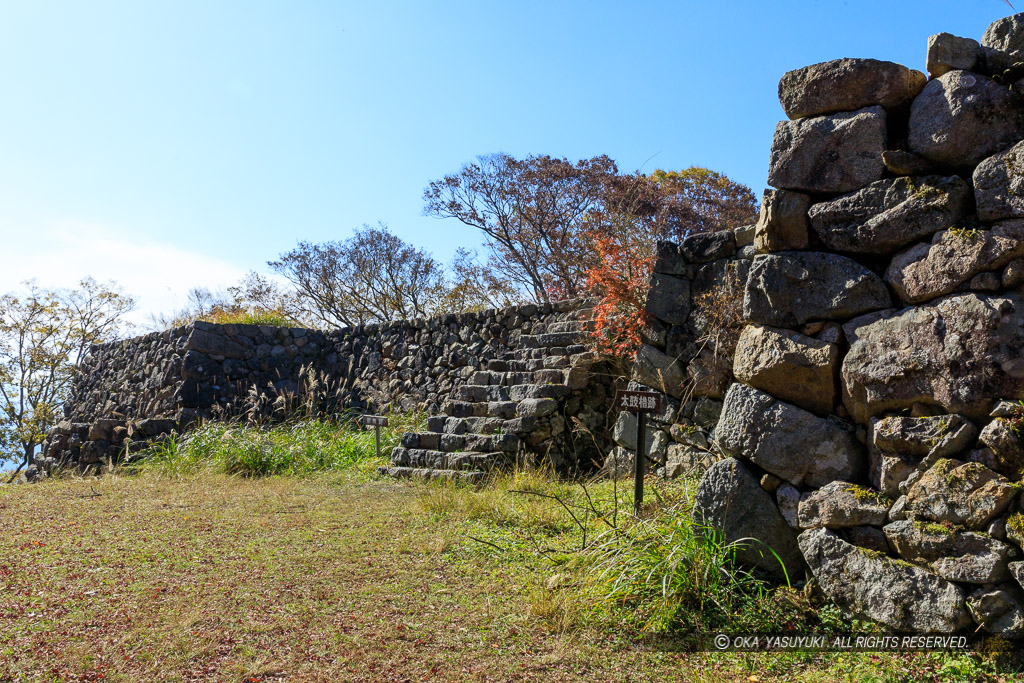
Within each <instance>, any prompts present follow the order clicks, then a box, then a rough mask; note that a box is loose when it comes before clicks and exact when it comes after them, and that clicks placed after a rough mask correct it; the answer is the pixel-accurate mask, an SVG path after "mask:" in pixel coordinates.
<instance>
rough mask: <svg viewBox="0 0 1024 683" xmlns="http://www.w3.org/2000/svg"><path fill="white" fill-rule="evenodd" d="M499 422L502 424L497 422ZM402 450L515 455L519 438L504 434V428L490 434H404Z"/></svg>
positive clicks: (514, 435)
mask: <svg viewBox="0 0 1024 683" xmlns="http://www.w3.org/2000/svg"><path fill="white" fill-rule="evenodd" d="M499 422H504V421H503V420H499ZM401 442H402V448H410V449H417V448H418V449H425V450H432V451H441V452H443V453H458V452H462V451H472V452H485V453H488V452H495V453H496V452H501V453H515V452H516V451H518V450H519V437H518V436H517V435H516V434H508V433H505V432H504V427H500V428H498V429H497V430H496V431H495V432H492V433H490V434H479V433H472V432H465V433H462V434H449V433H444V432H440V433H439V432H406V433H405V434H403V435H402V440H401Z"/></svg>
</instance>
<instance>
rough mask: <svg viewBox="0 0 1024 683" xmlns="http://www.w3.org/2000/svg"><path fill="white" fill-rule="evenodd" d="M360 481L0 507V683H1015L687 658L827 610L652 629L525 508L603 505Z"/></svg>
mask: <svg viewBox="0 0 1024 683" xmlns="http://www.w3.org/2000/svg"><path fill="white" fill-rule="evenodd" d="M374 464H375V463H374V462H373V461H372V460H366V459H364V460H362V461H360V462H357V463H350V465H349V466H347V467H345V468H342V469H340V470H336V471H331V472H326V473H319V474H307V475H305V476H273V477H262V478H257V477H241V476H232V475H227V474H223V473H220V472H218V471H211V470H204V469H198V470H197V469H195V468H193V469H191V470H189V471H186V472H180V471H174V472H172V473H168V469H167V468H166V467H161V468H152V469H149V470H146V471H143V472H142V473H140V474H133V475H130V476H129V475H124V474H118V473H115V474H112V475H108V476H105V477H103V478H95V479H93V478H90V479H75V478H68V479H63V480H55V481H49V482H44V483H42V484H39V485H32V486H9V487H0V516H2V518H3V520H4V525H3V527H2V529H3V531H2V533H0V681H22V680H42V681H61V680H87V681H91V680H115V681H207V680H210V681H214V680H216V681H278V680H282V681H283V680H288V681H291V680H323V681H336V680H356V681H360V680H362V681H406V680H409V681H418V680H434V679H436V680H479V681H485V680H545V681H550V680H630V681H644V680H695V681H719V680H729V681H732V680H736V681H772V680H820V681H832V680H843V681H864V680H878V681H961V680H962V681H969V680H1016V678H1015V674H1014V673H1013V672H1015V671H1017V669H1016V668H1014V666H1015V665H1013V664H1012V663H1009V662H1005V661H1000V662H996V661H985V660H982V659H979V658H977V657H974V656H970V655H955V656H951V655H937V654H868V653H865V654H785V655H764V654H757V653H748V654H715V653H701V652H693V651H690V650H692V648H690V647H689V646H688V642H689V641H688V640H687V637H686V633H685V631H686V630H692V629H693V628H715V627H717V626H719V625H721V624H722V623H728V620H729V619H734V620H737V621H735V623H742V624H744V625H747V626H750V625H754V626H756V625H758V624H759V623H761V622H760V621H759V620H770V619H771V618H775V619H795V620H797V622H798V623H808V624H809V623H811V621H809V620H813V619H814V618H817V619H818V621H817V622H816V623H815V625H816V626H819V627H821V626H822V625H823V624H824V623H825V621H824V618H823V617H822V614H827V613H828V610H827V608H822V607H821V606H820V605H815V604H812V603H811V602H809V599H807V598H804V597H802V596H801V595H800V594H798V593H794V592H782V591H776V592H773V593H771V594H767V593H766V594H760V593H758V592H756V591H755V592H754V593H752V594H751V593H749V592H747V593H743V594H740V595H738V596H736V597H735V599H731V600H722V599H720V600H718V602H717V603H716V604H715V605H712V604H711V603H710V602H708V603H704V604H690V603H692V602H693V599H694V596H696V595H698V593H695V592H694V591H700V590H705V589H704V588H701V586H699V585H697V586H690V585H689V584H686V585H682V586H681V587H680V588H679V595H680V596H682V597H681V598H680V602H679V604H676V605H675V606H674V607H673V608H672V609H671V610H670V611H669V612H670V613H669V612H665V609H664V605H660V606H659V600H658V596H659V595H660V592H659V591H658V590H651V591H647V590H646V589H645V588H644V586H643V582H642V581H640V582H639V583H638V581H637V579H636V575H635V574H634V575H631V576H632V578H630V575H627V574H622V575H617V574H615V573H614V572H612V573H611V574H609V573H607V572H605V575H607V576H610V577H612V578H617V579H619V581H618V582H614V581H611V580H605V579H600V580H598V579H596V578H595V577H597V576H599V575H601V572H600V570H601V567H600V566H599V565H595V564H594V562H593V559H592V558H590V559H588V560H584V559H581V557H580V552H579V550H578V548H579V547H582V537H581V536H582V535H581V532H582V529H583V528H586V529H587V530H588V533H589V534H590V536H589V538H590V541H589V545H591V546H593V545H594V543H595V541H600V539H601V537H600V536H597V535H598V534H600V533H602V532H601V528H602V527H605V528H607V527H608V526H609V524H608V520H602V519H597V518H594V517H592V516H590V515H589V513H586V512H579V510H578V509H576V508H572V509H574V510H575V512H574V514H576V515H577V516H578V517H579V522H580V523H579V524H577V522H575V521H574V520H573V519H572V517H571V516H570V515H569V514H568V513H567V512H566V510H565V509H564V508H563V507H562V506H561V504H560V503H559V502H558V501H557V500H555V499H553V498H547V497H545V496H547V495H555V496H558V497H559V498H561V499H562V500H564V501H570V502H573V501H574V502H579V500H581V496H591V497H593V498H594V499H595V505H594V508H595V509H607V506H608V501H609V500H610V496H614V495H615V493H616V492H615V490H614V489H613V488H612V487H611V485H609V484H607V483H603V484H597V485H595V486H594V487H593V488H592V490H588V491H586V492H583V491H582V490H581V487H579V486H575V485H572V484H565V483H556V482H552V481H550V480H547V479H545V478H544V477H541V476H540V475H538V474H536V473H527V474H523V475H520V476H518V477H514V478H506V479H504V480H501V481H499V482H496V483H494V484H492V485H491V486H489V487H487V488H485V489H482V490H478V491H475V490H473V489H468V488H453V487H449V486H443V485H436V484H423V483H414V482H393V481H389V480H376V479H375V478H374V477H373V476H372V475H371V472H372V468H373V465H374ZM679 486H683V485H669V484H664V485H663V487H664V488H663V489H662V490H660V491H658V492H657V493H656V494H654V495H653V496H652V498H653V499H654V501H655V502H654V506H655V507H657V506H658V505H659V503H658V502H657V501H658V498H659V496H660V497H661V498H662V503H660V505H667V504H669V499H670V498H671V497H672V496H673V495H682V492H683V491H682V490H681V489H679V488H678V487H679ZM673 487H677V488H673ZM521 491H532V492H533V493H519V492H521ZM617 493H618V494H619V495H620V496H623V498H622V501H624V502H625V501H626V498H625V496H624V495H623V492H622V491H618V492H617ZM536 494H543V495H536ZM628 509H629V506H628V504H623V505H622V507H621V510H622V511H625V510H628ZM620 514H624V513H623V512H620ZM652 517H655V518H656V517H657V512H656V511H653V512H652ZM618 523H619V524H628V520H625V521H624V520H622V519H620V520H618ZM620 536H621V535H620ZM608 538H612V537H611V536H609V537H608ZM607 542H608V543H611V542H612V541H607ZM652 548H653V546H652V547H651V548H647V550H646V551H645V552H648V553H650V552H651V551H652ZM654 550H656V548H654ZM630 552H633V551H632V550H631V551H630ZM605 554H606V555H608V553H605ZM634 555H637V556H638V555H639V553H634ZM623 557H624V558H625V556H623ZM630 557H634V556H633V555H631V556H630ZM634 559H635V557H634ZM636 563H639V564H637V567H634V569H635V570H638V571H643V570H645V568H646V567H648V566H654V565H650V564H644V561H639V560H637V561H635V562H634V564H636ZM626 564H629V562H627V563H626ZM642 578H643V577H642V576H641V579H642ZM613 583H615V585H612V584H613ZM751 585H753V584H751ZM755 587H756V586H755ZM748 588H749V586H748ZM715 590H718V591H723V590H726V589H725V588H722V587H719V588H717V589H715ZM702 615H703V616H702ZM811 615H817V616H816V617H814V616H811ZM723 620H725V621H723ZM684 626H685V628H682V627H684ZM839 626H842V624H839ZM673 634H674V635H673Z"/></svg>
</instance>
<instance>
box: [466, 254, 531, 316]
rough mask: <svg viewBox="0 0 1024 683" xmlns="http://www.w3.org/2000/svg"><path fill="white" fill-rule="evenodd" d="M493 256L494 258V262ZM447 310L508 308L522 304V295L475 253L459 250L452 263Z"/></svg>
mask: <svg viewBox="0 0 1024 683" xmlns="http://www.w3.org/2000/svg"><path fill="white" fill-rule="evenodd" d="M493 258H494V257H493V255H492V256H491V259H493ZM451 277H452V282H451V288H450V289H449V292H448V310H452V311H473V310H482V309H485V308H505V307H506V306H514V305H516V304H519V303H521V302H522V299H523V297H522V292H521V290H520V288H519V287H517V286H516V284H515V282H513V281H512V279H511V278H509V277H508V276H507V275H505V274H504V273H502V272H501V271H499V270H496V269H494V268H493V267H488V265H487V263H486V262H481V261H480V257H479V255H478V254H477V252H476V251H475V250H469V249H466V248H464V247H459V248H458V249H457V250H456V251H455V258H454V259H453V260H452V264H451Z"/></svg>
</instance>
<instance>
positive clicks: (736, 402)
mask: <svg viewBox="0 0 1024 683" xmlns="http://www.w3.org/2000/svg"><path fill="white" fill-rule="evenodd" d="M715 438H716V440H717V443H718V446H719V448H720V449H721V450H722V452H723V453H725V454H726V455H729V456H731V457H735V458H743V459H746V460H750V461H751V462H753V463H755V464H757V465H758V466H759V467H762V468H764V469H765V470H767V471H769V472H771V473H772V474H774V475H776V476H778V477H781V478H783V479H785V480H786V481H788V482H790V483H791V484H793V485H795V486H799V485H801V484H806V485H807V486H813V487H821V486H824V485H826V484H828V483H830V482H833V481H836V480H837V479H838V480H843V481H850V480H856V478H857V476H858V475H860V474H861V473H862V472H863V470H864V467H865V464H866V463H865V460H866V459H865V455H864V452H863V448H862V446H861V445H860V444H859V443H858V442H857V439H856V438H855V437H854V436H853V434H851V433H850V431H848V430H847V429H845V428H844V427H843V425H841V424H840V423H838V422H837V421H834V420H831V419H829V420H826V419H823V418H820V417H817V416H816V415H814V414H813V413H810V412H808V411H806V410H804V409H802V408H798V407H796V406H794V405H791V404H789V403H785V402H783V401H779V400H777V399H776V398H774V397H773V396H771V395H769V394H767V393H765V392H763V391H760V390H759V389H754V388H753V387H748V386H746V385H745V384H740V383H736V384H733V385H732V386H731V387H729V391H728V393H726V395H725V405H723V407H722V417H721V418H720V419H719V421H718V426H717V427H715Z"/></svg>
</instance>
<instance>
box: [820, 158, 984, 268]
mask: <svg viewBox="0 0 1024 683" xmlns="http://www.w3.org/2000/svg"><path fill="white" fill-rule="evenodd" d="M970 195H971V188H970V186H969V185H968V184H967V182H966V181H964V180H963V179H962V178H958V177H955V176H953V177H942V176H926V177H923V178H908V177H903V178H894V179H890V180H879V181H878V182H875V183H872V184H870V185H868V186H867V187H865V188H864V189H863V190H859V191H858V192H855V193H853V194H849V195H846V196H843V197H839V198H838V199H833V200H832V201H829V202H821V203H820V204H815V205H814V206H812V207H811V208H810V211H809V216H810V223H811V228H812V229H813V230H814V232H815V233H816V234H817V235H818V237H819V238H820V239H821V241H822V242H823V243H824V244H825V245H826V246H827V247H828V248H829V249H833V250H835V251H843V252H849V253H857V254H887V253H890V252H892V251H895V250H896V249H899V248H900V247H903V246H906V245H908V244H910V243H911V242H915V241H917V240H919V239H921V238H923V237H928V236H929V235H932V234H934V233H936V232H938V231H939V230H943V229H945V228H948V227H950V226H951V225H957V224H958V223H959V222H960V221H961V220H963V218H964V212H965V207H966V204H967V202H968V200H969V198H970Z"/></svg>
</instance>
